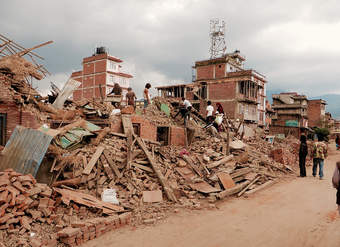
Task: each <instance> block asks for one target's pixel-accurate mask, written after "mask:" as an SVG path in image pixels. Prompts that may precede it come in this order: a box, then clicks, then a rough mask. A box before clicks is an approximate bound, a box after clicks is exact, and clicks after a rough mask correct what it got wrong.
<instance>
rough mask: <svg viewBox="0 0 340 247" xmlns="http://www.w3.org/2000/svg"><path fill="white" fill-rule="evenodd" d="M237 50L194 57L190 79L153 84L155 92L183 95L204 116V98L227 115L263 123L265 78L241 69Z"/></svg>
mask: <svg viewBox="0 0 340 247" xmlns="http://www.w3.org/2000/svg"><path fill="white" fill-rule="evenodd" d="M244 62H245V57H244V56H242V55H241V54H240V52H239V51H235V52H233V53H229V54H226V55H224V56H222V57H219V58H214V59H209V60H203V61H197V62H195V66H194V67H193V69H194V71H195V75H196V76H195V78H194V81H193V83H188V84H181V85H171V86H160V87H156V88H157V90H158V91H159V96H162V97H174V98H181V97H185V98H187V99H188V100H190V102H191V103H192V105H193V107H194V108H195V109H196V110H197V111H198V112H200V113H201V115H203V116H205V109H206V106H207V102H208V101H211V102H212V105H213V106H215V104H216V103H221V105H222V106H223V109H224V111H225V113H226V115H227V117H228V118H229V119H243V120H244V121H245V122H248V123H256V124H257V125H258V126H264V125H265V119H266V116H265V114H266V104H265V101H266V83H267V81H266V78H265V76H263V75H261V74H260V73H258V72H256V71H255V70H253V69H244Z"/></svg>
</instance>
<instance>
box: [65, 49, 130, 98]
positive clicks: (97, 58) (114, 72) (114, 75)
mask: <svg viewBox="0 0 340 247" xmlns="http://www.w3.org/2000/svg"><path fill="white" fill-rule="evenodd" d="M122 62H123V61H122V60H121V59H119V58H116V57H113V56H111V55H109V54H108V53H107V51H106V48H105V47H99V48H97V49H96V52H95V54H93V55H92V56H90V57H86V58H84V59H83V62H82V65H83V70H80V71H76V72H73V73H72V75H71V78H72V79H74V80H77V81H79V82H81V83H82V84H81V85H80V86H79V87H78V89H77V90H75V91H74V92H73V99H74V100H81V99H83V98H84V99H97V100H99V99H101V98H105V97H106V95H107V94H108V93H110V92H111V90H112V88H113V85H114V84H115V83H118V84H119V85H120V86H121V87H122V89H123V92H122V93H123V95H125V94H126V92H127V88H128V87H129V86H130V79H131V78H132V77H133V76H132V75H130V74H127V73H123V72H122V71H121V68H122V66H121V65H120V64H121V63H122Z"/></svg>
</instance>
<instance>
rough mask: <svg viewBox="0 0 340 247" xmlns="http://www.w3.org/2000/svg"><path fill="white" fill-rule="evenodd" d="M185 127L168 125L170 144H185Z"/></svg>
mask: <svg viewBox="0 0 340 247" xmlns="http://www.w3.org/2000/svg"><path fill="white" fill-rule="evenodd" d="M185 140H186V135H185V129H184V128H182V127H177V126H171V127H170V142H169V144H170V145H174V146H185Z"/></svg>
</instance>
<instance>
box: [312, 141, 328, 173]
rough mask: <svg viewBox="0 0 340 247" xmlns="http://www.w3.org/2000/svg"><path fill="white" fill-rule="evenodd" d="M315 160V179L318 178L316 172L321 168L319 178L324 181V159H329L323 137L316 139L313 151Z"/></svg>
mask: <svg viewBox="0 0 340 247" xmlns="http://www.w3.org/2000/svg"><path fill="white" fill-rule="evenodd" d="M312 158H313V177H315V176H316V172H317V169H318V166H319V177H320V179H323V165H324V159H325V158H327V145H326V144H325V143H323V137H322V136H320V137H315V141H314V144H313V150H312Z"/></svg>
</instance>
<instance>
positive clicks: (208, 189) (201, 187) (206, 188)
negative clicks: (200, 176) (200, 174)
mask: <svg viewBox="0 0 340 247" xmlns="http://www.w3.org/2000/svg"><path fill="white" fill-rule="evenodd" d="M189 186H190V187H191V188H192V189H194V190H197V191H199V192H202V193H206V194H208V193H214V192H219V191H221V190H220V189H217V188H215V187H212V186H211V185H210V184H208V183H207V182H204V181H202V182H199V183H194V184H189Z"/></svg>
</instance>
